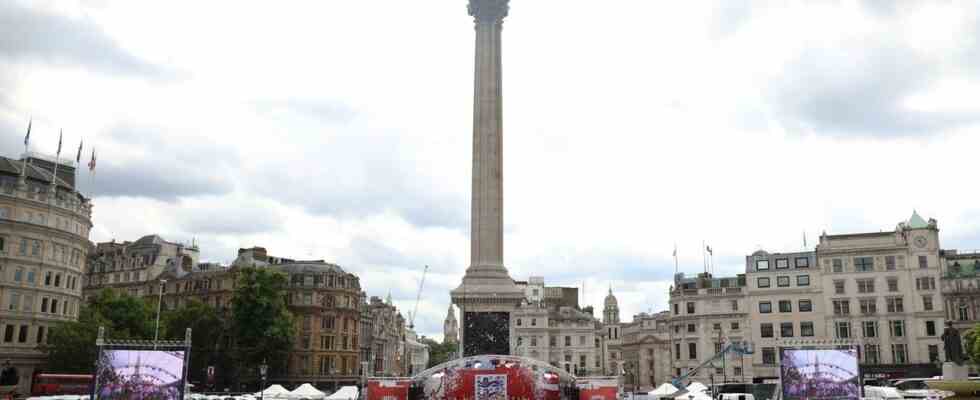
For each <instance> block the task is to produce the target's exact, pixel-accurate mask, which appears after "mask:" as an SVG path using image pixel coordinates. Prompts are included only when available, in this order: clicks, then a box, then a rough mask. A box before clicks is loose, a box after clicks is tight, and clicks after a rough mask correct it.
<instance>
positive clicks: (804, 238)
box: [803, 231, 806, 249]
mask: <svg viewBox="0 0 980 400" xmlns="http://www.w3.org/2000/svg"><path fill="white" fill-rule="evenodd" d="M803 248H804V249H806V231H803Z"/></svg>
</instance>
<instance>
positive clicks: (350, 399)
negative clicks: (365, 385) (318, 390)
mask: <svg viewBox="0 0 980 400" xmlns="http://www.w3.org/2000/svg"><path fill="white" fill-rule="evenodd" d="M326 399H327V400H354V399H357V386H344V387H342V388H340V390H338V391H337V392H335V393H334V394H332V395H330V396H327V397H326Z"/></svg>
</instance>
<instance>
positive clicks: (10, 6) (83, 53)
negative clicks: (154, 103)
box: [0, 1, 176, 79]
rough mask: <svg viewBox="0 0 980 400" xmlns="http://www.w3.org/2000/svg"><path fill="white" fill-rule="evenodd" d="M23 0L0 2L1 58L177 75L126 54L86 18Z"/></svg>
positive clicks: (148, 74)
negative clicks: (69, 16)
mask: <svg viewBox="0 0 980 400" xmlns="http://www.w3.org/2000/svg"><path fill="white" fill-rule="evenodd" d="M25 4H27V2H19V1H3V2H0V56H2V57H3V58H4V59H7V60H13V61H29V60H31V61H41V62H45V63H51V64H55V65H72V66H73V65H81V66H83V67H85V68H89V69H91V70H94V71H98V72H101V73H104V74H109V75H117V74H121V75H131V76H140V77H149V78H154V79H167V78H172V77H175V76H176V73H175V72H174V71H169V70H167V69H164V68H161V67H159V66H155V65H153V64H151V63H148V62H146V61H144V60H141V59H139V58H137V57H135V56H133V55H132V54H129V53H128V52H127V51H126V50H124V49H123V48H122V47H120V46H119V44H118V43H116V42H115V41H114V40H112V39H111V38H110V37H109V36H108V35H106V33H105V32H104V31H103V30H102V28H101V27H99V26H98V25H96V24H95V23H94V22H93V21H91V20H89V19H87V18H79V19H72V18H68V17H65V16H61V15H58V14H54V13H51V12H48V11H43V10H38V9H32V8H28V7H25Z"/></svg>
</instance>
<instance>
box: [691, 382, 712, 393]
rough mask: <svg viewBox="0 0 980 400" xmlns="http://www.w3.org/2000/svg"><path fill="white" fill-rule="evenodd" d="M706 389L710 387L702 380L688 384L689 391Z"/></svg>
mask: <svg viewBox="0 0 980 400" xmlns="http://www.w3.org/2000/svg"><path fill="white" fill-rule="evenodd" d="M706 390H708V387H707V386H705V385H704V384H703V383H701V382H694V383H692V384H690V385H687V391H688V392H704V391H706Z"/></svg>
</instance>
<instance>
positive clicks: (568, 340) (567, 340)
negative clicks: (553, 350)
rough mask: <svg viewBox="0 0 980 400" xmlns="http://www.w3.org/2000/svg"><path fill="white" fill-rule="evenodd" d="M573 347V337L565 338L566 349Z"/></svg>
mask: <svg viewBox="0 0 980 400" xmlns="http://www.w3.org/2000/svg"><path fill="white" fill-rule="evenodd" d="M571 345H572V337H571V336H565V347H569V346H571Z"/></svg>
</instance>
